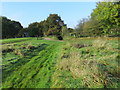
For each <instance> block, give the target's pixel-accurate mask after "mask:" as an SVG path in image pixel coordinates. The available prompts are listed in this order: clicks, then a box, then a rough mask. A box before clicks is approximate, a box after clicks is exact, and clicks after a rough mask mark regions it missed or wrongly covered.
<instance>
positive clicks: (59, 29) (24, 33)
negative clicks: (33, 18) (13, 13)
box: [0, 1, 120, 39]
mask: <svg viewBox="0 0 120 90" xmlns="http://www.w3.org/2000/svg"><path fill="white" fill-rule="evenodd" d="M0 20H1V21H2V38H3V39H4V38H15V37H38V36H40V37H44V36H56V37H61V38H65V37H76V38H77V37H97V36H112V37H118V36H120V1H119V2H97V3H96V8H95V9H94V10H93V11H92V13H91V15H90V16H89V17H88V18H83V19H81V20H80V22H79V23H78V25H77V26H76V27H75V28H74V29H73V28H68V27H67V24H65V23H64V20H62V19H61V17H60V16H59V15H58V14H50V15H49V16H48V17H47V19H45V20H43V21H41V22H33V23H31V24H29V26H28V27H26V28H23V26H22V25H21V23H20V22H18V21H14V20H10V19H8V18H7V17H4V16H0Z"/></svg>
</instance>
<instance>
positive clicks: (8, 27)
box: [1, 17, 23, 38]
mask: <svg viewBox="0 0 120 90" xmlns="http://www.w3.org/2000/svg"><path fill="white" fill-rule="evenodd" d="M1 18H2V38H13V37H16V36H17V34H18V32H19V31H20V30H21V29H22V28H23V27H22V25H21V24H20V23H19V22H17V21H11V20H10V19H8V18H6V17H1Z"/></svg>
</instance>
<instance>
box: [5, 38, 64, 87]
mask: <svg viewBox="0 0 120 90" xmlns="http://www.w3.org/2000/svg"><path fill="white" fill-rule="evenodd" d="M33 41H34V44H35V42H36V43H38V41H37V40H33ZM44 42H46V43H44ZM40 43H41V44H39V45H38V46H37V47H36V49H34V50H28V51H27V52H26V54H27V55H26V56H25V57H19V58H15V59H16V60H15V59H12V60H14V61H15V62H14V63H13V62H12V60H11V61H10V60H7V59H6V60H7V62H8V61H9V63H8V64H5V65H4V67H3V88H4V87H5V88H10V87H14V88H19V87H20V88H40V87H42V88H49V87H50V84H51V75H52V74H53V73H54V65H55V64H56V61H57V58H58V57H59V53H60V48H61V45H62V43H60V42H57V43H56V42H55V41H47V40H46V41H42V40H41V41H40ZM8 54H13V53H12V52H11V53H8ZM4 56H5V55H3V58H5V57H7V56H5V57H4ZM3 62H4V61H3ZM11 62H12V63H11ZM3 64H4V63H3Z"/></svg>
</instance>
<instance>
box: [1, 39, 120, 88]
mask: <svg viewBox="0 0 120 90" xmlns="http://www.w3.org/2000/svg"><path fill="white" fill-rule="evenodd" d="M6 41H7V40H6ZM8 41H9V44H7V43H4V45H2V48H3V53H2V71H3V72H2V76H3V79H2V85H3V86H2V87H3V88H118V87H119V85H120V83H119V82H120V77H119V76H120V67H119V66H120V65H119V57H120V55H119V52H120V49H119V47H118V46H119V44H118V40H116V39H114V38H113V40H107V39H100V38H99V39H98V38H80V39H71V40H67V41H64V42H60V41H54V40H53V41H52V40H36V38H31V39H28V40H27V39H26V40H24V41H20V42H18V41H19V39H18V41H17V40H16V41H15V42H14V43H13V42H12V41H11V40H9V39H8ZM10 41H11V42H10ZM13 41H14V40H13Z"/></svg>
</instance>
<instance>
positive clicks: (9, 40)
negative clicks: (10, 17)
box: [0, 37, 33, 44]
mask: <svg viewBox="0 0 120 90" xmlns="http://www.w3.org/2000/svg"><path fill="white" fill-rule="evenodd" d="M31 39H33V38H32V37H29V38H11V39H3V40H0V42H2V44H6V43H15V42H20V41H25V40H31Z"/></svg>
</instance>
